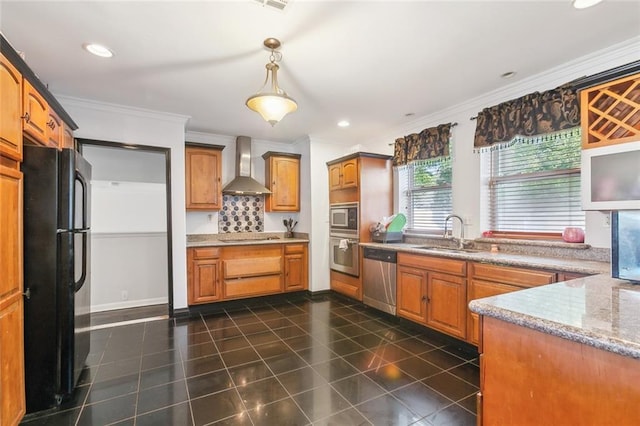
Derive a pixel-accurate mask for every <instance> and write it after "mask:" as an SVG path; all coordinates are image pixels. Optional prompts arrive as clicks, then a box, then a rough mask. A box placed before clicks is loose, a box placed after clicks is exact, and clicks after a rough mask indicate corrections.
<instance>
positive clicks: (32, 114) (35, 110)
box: [22, 80, 49, 145]
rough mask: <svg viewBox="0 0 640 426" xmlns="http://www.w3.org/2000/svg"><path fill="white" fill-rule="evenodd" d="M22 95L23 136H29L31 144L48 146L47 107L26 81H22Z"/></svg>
mask: <svg viewBox="0 0 640 426" xmlns="http://www.w3.org/2000/svg"><path fill="white" fill-rule="evenodd" d="M22 93H23V96H22V112H23V115H22V129H23V131H24V134H25V135H27V136H29V139H31V140H33V142H37V143H40V144H42V145H48V143H47V142H48V138H47V136H48V135H47V121H48V120H49V105H48V104H47V101H45V99H44V97H43V96H42V95H41V94H40V93H39V92H38V91H37V90H36V89H35V88H34V87H33V86H32V85H31V83H29V82H28V81H27V80H25V81H24V84H23V88H22Z"/></svg>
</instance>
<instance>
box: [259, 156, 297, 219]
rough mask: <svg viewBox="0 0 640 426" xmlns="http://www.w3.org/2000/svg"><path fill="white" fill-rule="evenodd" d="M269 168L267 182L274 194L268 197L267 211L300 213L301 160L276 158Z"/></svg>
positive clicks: (269, 162) (271, 160)
mask: <svg viewBox="0 0 640 426" xmlns="http://www.w3.org/2000/svg"><path fill="white" fill-rule="evenodd" d="M267 168H268V170H267V179H266V182H267V185H269V189H270V190H271V192H272V193H271V194H269V195H267V196H266V211H274V212H297V211H300V160H299V159H297V158H289V157H275V156H274V157H271V158H269V161H268V163H267Z"/></svg>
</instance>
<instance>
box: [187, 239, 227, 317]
mask: <svg viewBox="0 0 640 426" xmlns="http://www.w3.org/2000/svg"><path fill="white" fill-rule="evenodd" d="M187 280H188V282H189V284H190V285H189V286H188V287H189V292H188V302H189V304H190V305H196V304H200V303H210V302H217V301H218V300H221V299H222V283H221V280H220V249H219V248H216V247H202V248H190V249H188V250H187Z"/></svg>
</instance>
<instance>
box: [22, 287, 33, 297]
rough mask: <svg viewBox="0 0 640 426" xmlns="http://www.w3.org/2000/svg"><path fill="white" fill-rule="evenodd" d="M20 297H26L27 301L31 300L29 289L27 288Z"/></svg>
mask: <svg viewBox="0 0 640 426" xmlns="http://www.w3.org/2000/svg"><path fill="white" fill-rule="evenodd" d="M22 295H23V296H24V297H26V298H27V299H31V289H30V288H27V291H25V292H24V293H22Z"/></svg>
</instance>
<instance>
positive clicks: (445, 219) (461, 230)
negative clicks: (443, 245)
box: [443, 214, 464, 249]
mask: <svg viewBox="0 0 640 426" xmlns="http://www.w3.org/2000/svg"><path fill="white" fill-rule="evenodd" d="M452 218H456V219H458V220H459V221H460V238H455V237H453V236H451V238H452V239H453V240H454V241H455V240H457V241H458V248H460V249H461V248H464V221H463V220H462V218H461V217H460V216H458V215H457V214H450V215H449V216H447V217H445V218H444V235H443V237H444V238H449V235H448V232H447V228H448V226H447V225H448V223H449V219H452ZM451 233H452V234H453V225H451Z"/></svg>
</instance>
